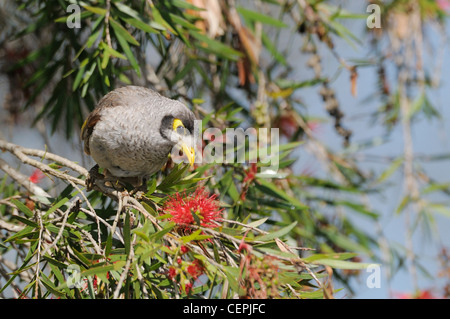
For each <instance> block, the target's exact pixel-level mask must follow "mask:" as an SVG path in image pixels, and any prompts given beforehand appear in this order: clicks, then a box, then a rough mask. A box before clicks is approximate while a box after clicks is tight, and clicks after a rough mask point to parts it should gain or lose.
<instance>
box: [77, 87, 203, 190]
mask: <svg viewBox="0 0 450 319" xmlns="http://www.w3.org/2000/svg"><path fill="white" fill-rule="evenodd" d="M194 120H195V116H194V114H193V113H192V111H190V110H189V109H188V108H187V107H186V106H185V105H184V104H182V103H181V102H179V101H175V100H172V99H169V98H166V97H164V96H162V95H160V94H159V93H157V92H155V91H153V90H151V89H148V88H144V87H140V86H125V87H121V88H118V89H115V90H113V91H111V92H109V93H108V94H106V95H105V96H104V97H103V98H102V99H101V100H100V101H99V102H98V104H97V107H96V108H95V109H94V110H93V111H92V112H91V113H90V114H89V116H88V117H87V119H86V121H85V122H84V124H83V126H82V128H81V138H82V140H83V141H84V151H85V152H86V154H88V155H90V156H91V157H92V158H93V159H94V161H95V162H96V163H97V165H95V166H94V167H93V168H92V169H91V170H90V172H89V174H90V176H89V177H88V179H87V180H86V185H87V190H91V189H92V187H93V185H94V181H95V180H96V179H102V180H103V181H105V182H106V181H108V182H110V183H111V184H112V183H121V184H122V185H124V183H130V184H131V185H133V186H134V187H138V186H141V187H142V186H145V185H143V184H144V183H145V180H146V179H147V178H148V177H149V176H150V175H152V174H154V173H155V172H157V171H158V170H160V169H161V168H162V167H163V166H164V164H165V163H166V162H167V159H168V155H169V153H170V152H171V150H172V148H173V147H174V146H175V145H178V146H179V147H180V149H182V150H183V153H184V154H185V155H186V157H187V158H188V160H189V162H190V164H191V165H193V164H194V160H195V152H194V149H193V147H192V146H193V145H194V144H193V130H194ZM99 167H101V168H103V169H104V172H103V174H104V175H103V176H101V175H100V174H99V173H98V168H99Z"/></svg>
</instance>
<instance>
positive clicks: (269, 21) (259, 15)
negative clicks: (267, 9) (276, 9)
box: [236, 7, 287, 28]
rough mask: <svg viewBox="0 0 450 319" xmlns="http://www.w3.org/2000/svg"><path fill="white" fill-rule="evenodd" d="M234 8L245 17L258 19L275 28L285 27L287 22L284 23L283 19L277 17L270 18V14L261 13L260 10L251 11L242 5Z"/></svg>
mask: <svg viewBox="0 0 450 319" xmlns="http://www.w3.org/2000/svg"><path fill="white" fill-rule="evenodd" d="M236 10H237V11H238V12H239V13H240V14H242V16H243V17H244V18H246V19H249V20H253V21H258V22H261V23H264V24H268V25H271V26H274V27H277V28H286V27H287V24H285V23H284V22H283V21H280V20H278V19H275V18H272V17H270V16H267V15H265V14H262V13H260V12H256V11H252V10H248V9H245V8H243V7H237V8H236Z"/></svg>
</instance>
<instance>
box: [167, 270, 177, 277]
mask: <svg viewBox="0 0 450 319" xmlns="http://www.w3.org/2000/svg"><path fill="white" fill-rule="evenodd" d="M176 275H177V270H176V269H175V268H174V267H170V268H169V273H168V274H167V276H168V277H169V278H170V279H171V280H174V279H175V276H176Z"/></svg>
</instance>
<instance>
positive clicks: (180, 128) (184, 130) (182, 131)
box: [177, 125, 186, 135]
mask: <svg viewBox="0 0 450 319" xmlns="http://www.w3.org/2000/svg"><path fill="white" fill-rule="evenodd" d="M177 133H178V134H180V135H185V134H186V129H185V128H184V126H181V125H180V126H178V127H177Z"/></svg>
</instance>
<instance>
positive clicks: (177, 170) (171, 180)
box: [156, 163, 189, 191]
mask: <svg viewBox="0 0 450 319" xmlns="http://www.w3.org/2000/svg"><path fill="white" fill-rule="evenodd" d="M188 168H189V165H183V164H182V163H180V164H178V165H177V166H175V167H174V168H173V169H172V171H171V172H170V173H169V175H167V177H166V178H165V179H164V180H163V181H162V182H161V183H160V184H159V185H158V186H157V187H156V188H157V189H158V190H160V191H165V190H166V191H168V190H170V188H171V187H173V186H175V184H176V183H177V182H178V181H179V180H180V179H181V178H182V176H183V174H184V173H185V172H186V171H187V170H188Z"/></svg>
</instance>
